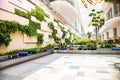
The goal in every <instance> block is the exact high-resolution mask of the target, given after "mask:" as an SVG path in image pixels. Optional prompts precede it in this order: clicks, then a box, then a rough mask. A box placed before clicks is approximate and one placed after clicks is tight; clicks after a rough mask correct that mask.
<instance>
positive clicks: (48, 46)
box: [45, 44, 54, 49]
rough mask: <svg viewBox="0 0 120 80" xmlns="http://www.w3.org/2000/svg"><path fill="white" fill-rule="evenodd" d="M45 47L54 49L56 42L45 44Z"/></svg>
mask: <svg viewBox="0 0 120 80" xmlns="http://www.w3.org/2000/svg"><path fill="white" fill-rule="evenodd" d="M45 48H47V49H52V48H54V44H48V45H46V46H45Z"/></svg>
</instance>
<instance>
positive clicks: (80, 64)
mask: <svg viewBox="0 0 120 80" xmlns="http://www.w3.org/2000/svg"><path fill="white" fill-rule="evenodd" d="M116 62H120V58H118V57H106V56H84V55H78V56H74V55H67V56H62V57H61V58H59V59H57V60H56V61H54V62H52V63H51V64H49V65H46V66H45V67H44V68H42V69H40V70H38V71H36V72H34V73H33V74H31V75H29V76H27V77H25V78H24V79H23V80H120V71H118V70H116V69H115V68H114V65H113V64H114V63H116Z"/></svg>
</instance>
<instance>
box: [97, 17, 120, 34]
mask: <svg viewBox="0 0 120 80" xmlns="http://www.w3.org/2000/svg"><path fill="white" fill-rule="evenodd" d="M115 27H120V17H114V18H111V19H109V20H108V21H106V23H105V24H104V25H103V26H102V28H100V30H99V34H101V33H103V32H105V31H106V30H108V29H111V28H115Z"/></svg>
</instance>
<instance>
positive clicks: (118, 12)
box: [113, 2, 120, 16]
mask: <svg viewBox="0 0 120 80" xmlns="http://www.w3.org/2000/svg"><path fill="white" fill-rule="evenodd" d="M113 6H114V12H115V16H120V2H116V3H114V5H113Z"/></svg>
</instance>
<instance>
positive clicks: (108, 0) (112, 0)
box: [104, 0, 120, 2]
mask: <svg viewBox="0 0 120 80" xmlns="http://www.w3.org/2000/svg"><path fill="white" fill-rule="evenodd" d="M104 1H105V2H120V1H119V0H104Z"/></svg>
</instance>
